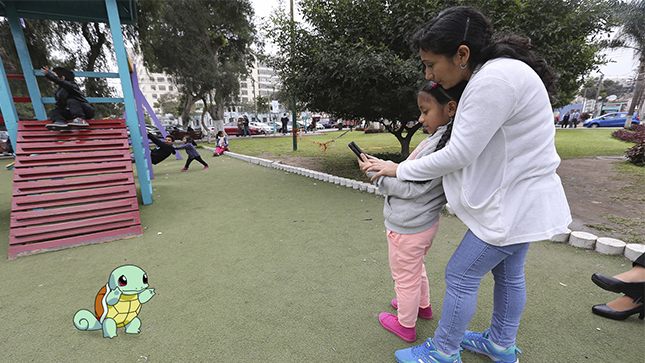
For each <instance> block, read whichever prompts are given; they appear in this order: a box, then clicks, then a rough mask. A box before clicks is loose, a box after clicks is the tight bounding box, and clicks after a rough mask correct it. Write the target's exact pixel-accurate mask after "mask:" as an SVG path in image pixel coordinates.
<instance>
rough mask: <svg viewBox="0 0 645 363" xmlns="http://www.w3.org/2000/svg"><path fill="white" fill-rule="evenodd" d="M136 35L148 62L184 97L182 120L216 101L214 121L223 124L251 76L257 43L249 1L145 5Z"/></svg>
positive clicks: (200, 0)
mask: <svg viewBox="0 0 645 363" xmlns="http://www.w3.org/2000/svg"><path fill="white" fill-rule="evenodd" d="M138 11H139V16H138V19H139V23H138V25H137V26H136V31H137V32H138V35H139V41H140V48H141V51H142V53H143V59H144V63H145V64H146V66H147V67H148V68H149V69H152V70H154V71H160V72H164V73H166V74H169V75H172V76H173V78H174V79H175V81H176V83H177V84H178V85H179V86H180V87H179V88H180V91H181V92H182V94H183V95H184V96H185V97H183V98H182V100H183V105H182V106H181V109H182V114H181V116H182V120H184V121H183V122H184V123H186V122H188V111H189V110H190V108H191V106H192V105H193V104H194V103H195V101H197V100H203V99H205V98H207V96H208V99H212V100H214V107H209V112H210V113H211V117H212V118H213V119H215V120H221V119H223V114H224V108H225V107H224V106H225V105H227V104H230V103H232V101H234V100H235V101H236V98H237V95H238V92H239V79H240V78H241V77H243V76H245V75H247V74H248V67H250V65H251V62H252V60H253V56H252V55H251V52H250V46H251V44H253V43H254V42H255V40H256V32H255V28H254V25H253V23H252V21H251V20H252V17H253V14H254V13H253V8H252V6H251V3H250V2H249V0H230V1H219V0H163V1H140V2H139V4H138Z"/></svg>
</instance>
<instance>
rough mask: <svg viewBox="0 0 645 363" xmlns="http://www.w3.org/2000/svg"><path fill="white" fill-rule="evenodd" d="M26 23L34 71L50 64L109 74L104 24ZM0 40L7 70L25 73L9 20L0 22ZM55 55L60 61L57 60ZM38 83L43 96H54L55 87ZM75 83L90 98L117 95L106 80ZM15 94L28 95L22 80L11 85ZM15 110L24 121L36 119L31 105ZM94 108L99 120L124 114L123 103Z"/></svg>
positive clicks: (40, 79)
mask: <svg viewBox="0 0 645 363" xmlns="http://www.w3.org/2000/svg"><path fill="white" fill-rule="evenodd" d="M23 22H24V27H23V33H24V36H25V41H26V42H27V48H28V49H29V55H30V56H31V62H32V64H33V66H34V68H40V67H42V66H44V65H49V66H50V68H53V67H56V66H62V67H65V68H68V69H71V70H74V71H88V72H97V71H103V72H106V71H109V65H110V62H112V61H113V58H114V57H113V54H114V52H113V48H112V44H111V35H110V32H109V29H108V28H107V27H106V26H105V25H103V24H99V23H75V22H69V21H49V20H37V19H23ZM70 39H72V40H74V41H70ZM0 40H1V41H0V44H2V51H3V53H4V54H3V63H5V68H6V69H7V70H8V71H11V72H14V73H21V74H22V68H21V67H20V61H19V60H18V54H17V53H16V50H15V46H14V42H13V36H12V34H11V29H10V27H9V22H8V21H7V20H6V19H0ZM54 54H55V55H56V57H58V58H56V57H54ZM5 57H6V59H5ZM38 82H39V88H40V91H41V93H42V94H43V96H51V95H52V94H53V90H54V87H53V86H52V85H51V84H50V82H48V81H47V80H46V79H45V78H44V77H38ZM76 83H77V84H78V85H79V86H80V87H81V88H82V89H83V91H84V93H85V95H86V96H89V97H112V96H113V95H114V94H115V92H116V90H115V89H114V88H113V87H110V86H109V85H108V83H107V79H105V78H78V79H76ZM14 85H15V87H16V89H15V91H14ZM13 92H15V94H14V96H28V92H27V87H26V85H25V84H24V82H23V81H13V82H12V93H13ZM46 107H47V109H50V108H52V107H53V105H46ZM16 108H17V110H18V115H19V117H21V118H30V117H34V116H35V115H34V112H33V108H32V106H31V104H16ZM94 108H95V114H96V115H95V117H97V118H102V117H109V116H116V115H122V114H123V105H122V104H95V105H94Z"/></svg>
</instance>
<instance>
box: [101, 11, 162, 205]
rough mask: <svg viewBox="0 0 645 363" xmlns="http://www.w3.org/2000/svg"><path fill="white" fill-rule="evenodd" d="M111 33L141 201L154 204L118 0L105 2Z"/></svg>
mask: <svg viewBox="0 0 645 363" xmlns="http://www.w3.org/2000/svg"><path fill="white" fill-rule="evenodd" d="M105 6H106V8H107V13H108V19H109V23H110V31H111V33H112V42H113V43H114V53H115V54H116V63H117V65H118V67H119V78H120V79H121V88H122V89H123V99H124V101H125V112H126V113H127V117H126V119H125V124H126V125H127V126H128V129H129V130H130V138H131V139H132V151H133V153H134V161H135V163H136V166H137V177H138V178H139V186H140V188H141V199H142V201H143V204H152V182H151V181H150V172H149V171H148V162H147V161H146V157H145V152H144V151H143V138H142V137H141V131H140V130H139V122H138V120H137V106H136V105H135V102H134V90H133V89H132V82H131V80H130V72H129V68H128V56H127V54H126V52H125V45H124V43H123V34H122V33H121V21H120V20H119V10H118V8H117V6H116V0H105Z"/></svg>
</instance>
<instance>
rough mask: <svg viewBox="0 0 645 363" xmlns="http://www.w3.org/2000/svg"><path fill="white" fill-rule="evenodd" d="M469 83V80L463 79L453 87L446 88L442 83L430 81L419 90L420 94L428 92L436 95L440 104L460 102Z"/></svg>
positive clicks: (433, 95)
mask: <svg viewBox="0 0 645 363" xmlns="http://www.w3.org/2000/svg"><path fill="white" fill-rule="evenodd" d="M467 84H468V82H467V81H461V82H459V83H457V85H455V86H454V87H452V88H449V89H444V88H443V87H441V85H440V84H438V83H434V82H432V81H430V82H428V83H426V84H425V85H424V86H423V87H422V88H421V89H420V90H419V93H418V94H421V93H427V94H429V95H430V96H432V97H434V99H435V100H437V102H439V104H440V105H445V104H447V103H448V102H450V101H455V102H457V103H459V100H460V99H461V94H462V93H464V89H465V88H466V85H467Z"/></svg>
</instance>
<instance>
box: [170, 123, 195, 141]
mask: <svg viewBox="0 0 645 363" xmlns="http://www.w3.org/2000/svg"><path fill="white" fill-rule="evenodd" d="M162 126H163V128H164V129H166V132H167V133H168V134H169V135H172V137H174V138H175V140H181V139H183V138H184V136H186V135H188V136H190V137H192V138H193V139H195V140H197V139H201V138H202V137H203V136H204V135H203V134H202V132H201V130H200V131H195V130H193V131H191V132H188V129H186V128H185V127H184V126H180V125H162Z"/></svg>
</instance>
